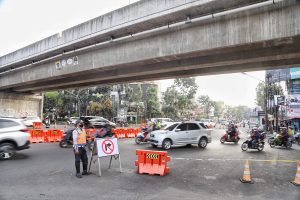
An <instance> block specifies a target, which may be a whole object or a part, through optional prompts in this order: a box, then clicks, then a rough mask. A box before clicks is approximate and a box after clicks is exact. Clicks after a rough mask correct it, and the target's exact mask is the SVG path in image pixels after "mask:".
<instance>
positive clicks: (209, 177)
mask: <svg viewBox="0 0 300 200" xmlns="http://www.w3.org/2000/svg"><path fill="white" fill-rule="evenodd" d="M204 178H205V179H206V180H216V179H217V177H215V176H204Z"/></svg>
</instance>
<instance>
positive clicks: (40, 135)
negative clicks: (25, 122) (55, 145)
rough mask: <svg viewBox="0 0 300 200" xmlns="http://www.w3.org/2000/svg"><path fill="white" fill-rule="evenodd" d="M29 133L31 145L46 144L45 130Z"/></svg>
mask: <svg viewBox="0 0 300 200" xmlns="http://www.w3.org/2000/svg"><path fill="white" fill-rule="evenodd" d="M29 132H30V142H31V143H39V142H45V138H44V132H43V130H30V131H29Z"/></svg>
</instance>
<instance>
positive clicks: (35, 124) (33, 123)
mask: <svg viewBox="0 0 300 200" xmlns="http://www.w3.org/2000/svg"><path fill="white" fill-rule="evenodd" d="M32 126H33V128H34V129H42V128H43V123H42V122H32Z"/></svg>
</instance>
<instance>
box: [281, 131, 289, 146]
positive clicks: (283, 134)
mask: <svg viewBox="0 0 300 200" xmlns="http://www.w3.org/2000/svg"><path fill="white" fill-rule="evenodd" d="M288 139H289V134H288V131H287V129H286V127H283V128H282V129H281V143H282V144H285V143H287V142H288Z"/></svg>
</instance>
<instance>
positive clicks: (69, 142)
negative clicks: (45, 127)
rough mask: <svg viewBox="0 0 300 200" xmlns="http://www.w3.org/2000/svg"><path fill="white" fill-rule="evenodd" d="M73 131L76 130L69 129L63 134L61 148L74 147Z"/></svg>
mask: <svg viewBox="0 0 300 200" xmlns="http://www.w3.org/2000/svg"><path fill="white" fill-rule="evenodd" d="M73 131H74V129H69V130H67V131H66V132H64V133H63V138H62V140H61V141H60V143H59V146H60V147H61V148H68V147H72V146H73Z"/></svg>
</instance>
